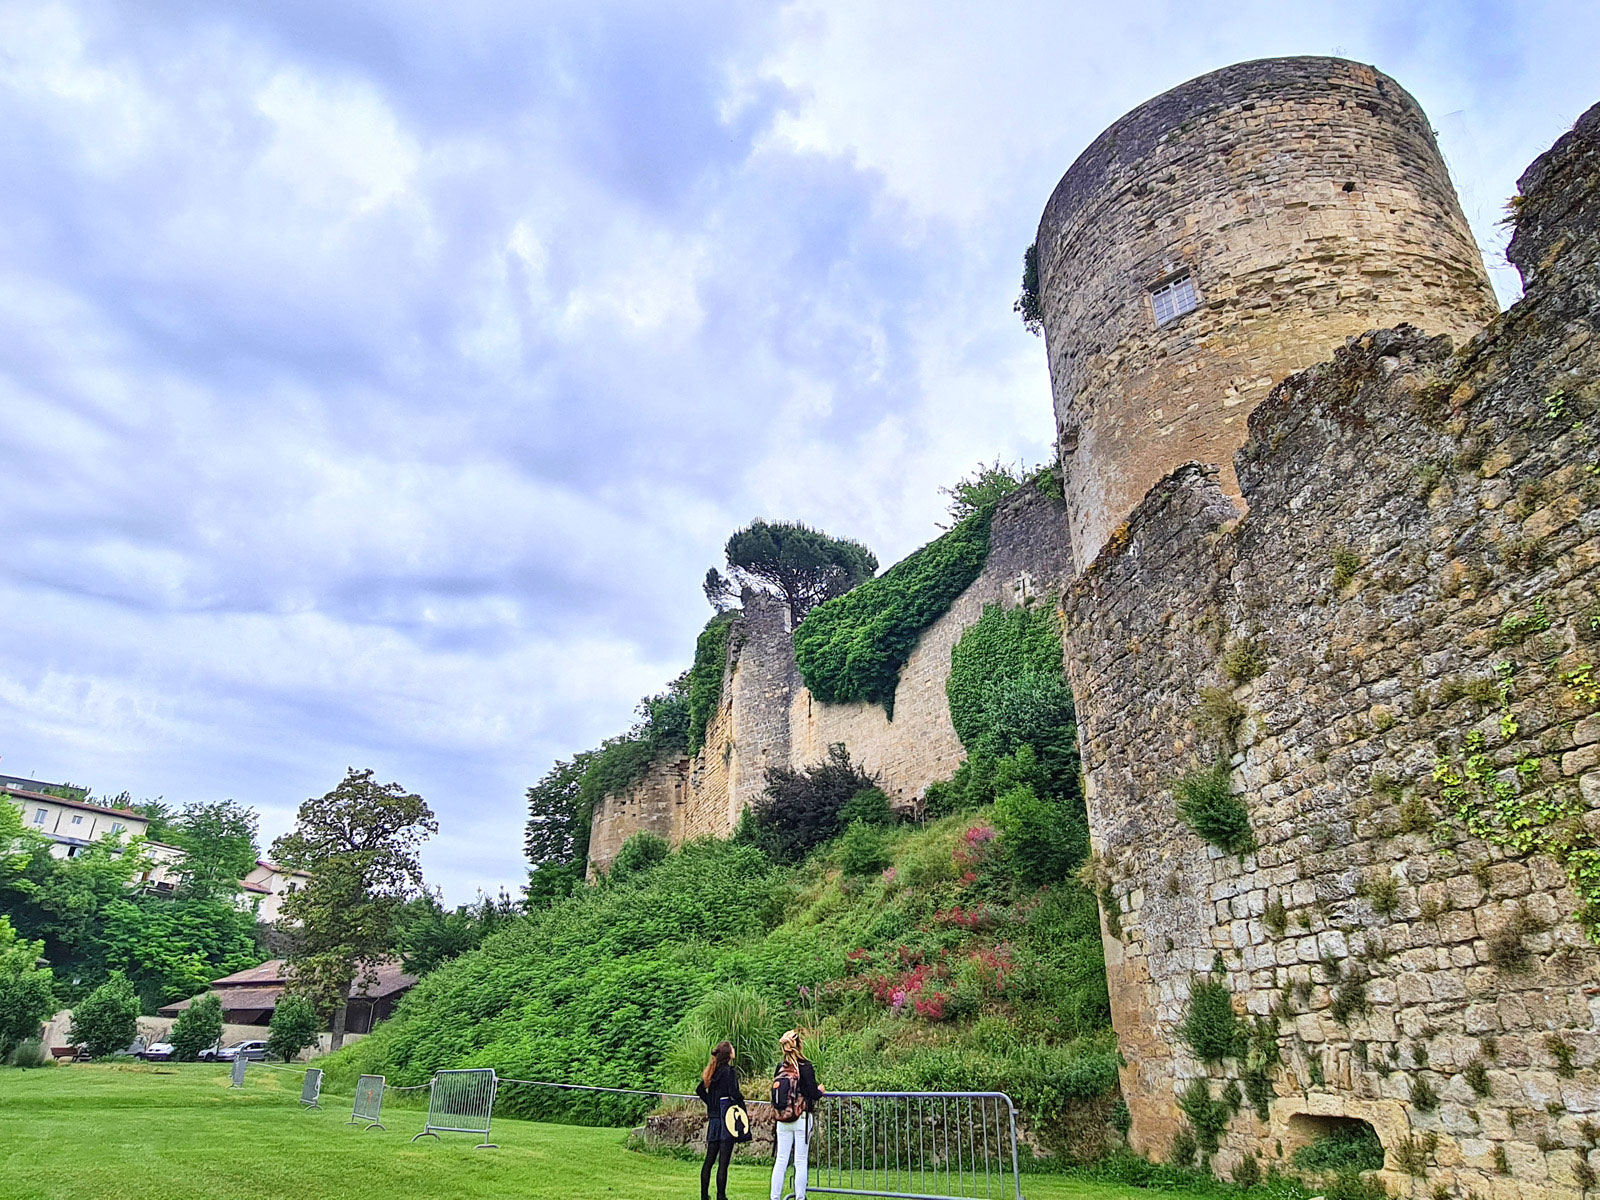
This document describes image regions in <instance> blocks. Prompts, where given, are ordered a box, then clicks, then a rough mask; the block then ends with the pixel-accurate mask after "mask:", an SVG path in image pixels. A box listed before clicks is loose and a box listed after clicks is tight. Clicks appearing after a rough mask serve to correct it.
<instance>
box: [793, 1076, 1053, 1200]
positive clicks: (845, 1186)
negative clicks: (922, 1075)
mask: <svg viewBox="0 0 1600 1200" xmlns="http://www.w3.org/2000/svg"><path fill="white" fill-rule="evenodd" d="M811 1121H812V1125H811V1172H810V1176H811V1177H810V1182H809V1184H808V1186H807V1187H806V1191H807V1192H822V1193H829V1194H834V1195H845V1196H888V1197H895V1198H896V1200H1022V1177H1021V1175H1020V1174H1019V1173H1018V1171H1017V1114H1016V1109H1015V1108H1014V1107H1013V1106H1012V1103H1011V1097H1010V1096H1007V1095H1006V1094H1005V1093H1004V1092H831V1093H829V1094H827V1095H825V1096H823V1097H822V1102H821V1103H820V1104H819V1105H818V1106H817V1110H816V1112H815V1114H814V1115H813V1116H812V1118H811Z"/></svg>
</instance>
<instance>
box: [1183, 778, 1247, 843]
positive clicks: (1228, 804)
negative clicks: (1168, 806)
mask: <svg viewBox="0 0 1600 1200" xmlns="http://www.w3.org/2000/svg"><path fill="white" fill-rule="evenodd" d="M1232 777H1233V773H1232V771H1231V770H1230V769H1229V767H1228V764H1227V762H1226V761H1225V760H1219V761H1218V762H1217V763H1216V765H1215V766H1212V767H1208V768H1206V769H1205V770H1202V771H1192V772H1190V773H1189V774H1188V775H1185V776H1184V777H1183V778H1182V779H1180V780H1178V782H1177V783H1176V784H1174V785H1173V789H1172V791H1173V795H1174V797H1175V798H1176V800H1177V809H1178V816H1179V817H1180V818H1181V819H1182V820H1183V822H1184V823H1185V824H1187V825H1188V826H1189V828H1191V829H1193V830H1194V831H1195V832H1196V833H1198V834H1199V835H1200V836H1201V837H1202V838H1204V839H1205V840H1206V841H1208V842H1210V843H1211V844H1212V845H1213V846H1216V847H1218V848H1219V849H1222V850H1226V851H1227V852H1228V853H1230V854H1247V853H1249V852H1250V851H1251V850H1254V849H1255V847H1256V836H1255V833H1254V831H1252V830H1251V828H1250V810H1249V809H1247V808H1246V807H1245V804H1244V801H1243V800H1241V799H1240V798H1239V797H1237V796H1235V795H1234V794H1233V789H1232V786H1231V783H1232Z"/></svg>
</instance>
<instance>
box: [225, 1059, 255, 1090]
mask: <svg viewBox="0 0 1600 1200" xmlns="http://www.w3.org/2000/svg"><path fill="white" fill-rule="evenodd" d="M249 1065H250V1060H249V1059H248V1058H246V1057H245V1056H244V1055H242V1054H236V1055H234V1057H233V1073H232V1076H231V1077H230V1080H229V1083H228V1086H229V1087H236V1088H242V1087H243V1086H244V1069H245V1068H246V1067H247V1066H249Z"/></svg>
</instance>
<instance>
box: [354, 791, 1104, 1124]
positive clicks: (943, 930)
mask: <svg viewBox="0 0 1600 1200" xmlns="http://www.w3.org/2000/svg"><path fill="white" fill-rule="evenodd" d="M881 837H882V839H883V845H882V852H883V854H884V855H885V857H886V859H887V861H888V862H889V865H888V866H887V867H885V868H883V869H881V870H877V871H875V872H874V873H872V874H871V875H859V874H858V875H848V874H846V873H845V872H844V871H843V870H842V868H841V867H840V865H839V861H838V860H839V859H840V857H841V855H842V852H843V851H844V848H845V841H846V840H847V839H840V840H838V841H836V842H834V843H831V844H829V845H827V846H825V847H823V848H821V849H820V850H819V851H818V852H816V853H815V854H813V855H812V856H811V857H810V858H808V859H807V860H806V861H804V862H803V863H801V864H800V865H799V866H797V867H782V866H775V865H773V864H771V863H770V862H769V861H768V860H767V859H766V858H765V857H764V856H763V855H762V854H761V853H760V852H759V851H757V850H756V849H754V848H753V847H750V846H745V845H739V844H736V843H734V842H701V843H696V844H692V845H690V846H687V847H685V848H684V849H683V850H682V851H680V852H677V853H674V854H671V855H669V856H667V857H666V858H665V859H664V860H663V861H660V862H659V863H657V864H656V865H653V866H650V867H648V868H645V869H643V870H641V871H639V872H637V873H635V874H631V875H628V874H623V875H622V877H621V878H613V879H612V880H609V881H607V882H606V883H605V884H604V885H602V886H599V887H594V888H589V889H584V890H582V891H580V892H579V893H577V894H576V895H574V896H572V897H569V898H567V899H565V900H562V901H559V902H557V903H556V904H555V905H553V906H552V907H550V908H549V909H547V910H544V911H543V912H539V913H536V914H534V915H532V916H530V917H528V918H526V919H524V920H523V921H521V922H519V923H518V924H517V925H515V926H514V927H513V928H511V929H509V930H507V931H506V932H504V933H501V934H499V935H497V936H496V937H494V938H492V939H491V940H490V941H489V942H487V943H486V944H485V945H484V947H483V948H482V949H481V950H479V951H477V952H475V953H472V954H468V955H465V956H463V957H462V958H461V959H459V960H457V961H455V962H453V963H450V964H448V965H446V966H445V967H442V968H441V969H439V970H438V971H436V972H434V973H433V974H432V975H430V976H428V978H427V979H425V980H424V981H423V983H422V984H420V985H419V986H418V987H417V988H416V989H415V990H414V991H413V992H412V993H411V994H410V995H409V996H408V997H407V998H406V1000H405V1001H404V1003H403V1004H402V1005H401V1006H400V1010H399V1012H398V1013H397V1014H396V1015H395V1017H394V1018H393V1019H392V1020H390V1021H389V1022H387V1023H385V1024H384V1025H382V1026H380V1027H379V1029H378V1030H377V1031H376V1032H375V1033H374V1034H373V1035H372V1036H371V1037H369V1038H367V1039H366V1040H364V1041H362V1042H360V1043H358V1044H356V1045H355V1046H352V1047H349V1048H347V1049H345V1050H344V1051H341V1052H340V1053H339V1054H337V1055H334V1056H332V1057H331V1058H329V1059H327V1060H326V1062H325V1066H326V1069H327V1071H328V1074H329V1078H330V1081H333V1082H336V1083H344V1082H348V1081H351V1080H353V1078H354V1076H355V1075H356V1074H358V1073H360V1072H362V1071H372V1072H379V1073H383V1074H386V1075H388V1076H389V1077H390V1079H391V1080H393V1081H394V1082H396V1083H419V1082H422V1081H424V1080H425V1079H426V1078H427V1077H428V1075H429V1074H430V1073H431V1072H433V1071H434V1070H437V1069H439V1068H441V1067H453V1066H492V1067H494V1068H495V1069H496V1070H498V1071H499V1072H500V1073H501V1074H502V1075H510V1076H516V1077H522V1078H530V1079H544V1080H554V1081H559V1082H581V1083H595V1084H604V1085H610V1086H622V1087H662V1088H668V1089H673V1090H677V1089H683V1088H686V1087H688V1086H689V1085H690V1084H691V1082H692V1075H693V1072H694V1071H696V1070H698V1068H699V1066H700V1065H701V1064H702V1063H703V1062H704V1059H703V1058H702V1057H700V1054H699V1051H700V1048H701V1045H702V1044H703V1042H704V1037H705V1034H704V1033H703V1032H702V1030H703V1028H704V1026H705V1024H706V1022H705V1017H706V1015H707V1013H708V1012H711V1011H722V1012H730V1002H731V1006H732V1009H731V1012H730V1015H729V1016H728V1017H727V1018H726V1021H725V1022H724V1024H725V1025H726V1026H728V1027H727V1029H726V1032H727V1034H732V1033H734V1032H736V1030H735V1028H734V1026H737V1027H738V1030H737V1031H738V1032H740V1033H741V1037H740V1039H739V1040H741V1041H744V1042H746V1043H747V1044H748V1045H750V1046H752V1047H759V1046H762V1045H764V1046H765V1047H766V1048H767V1056H766V1059H765V1060H763V1061H756V1062H751V1064H750V1065H751V1066H752V1068H754V1069H755V1071H756V1072H757V1073H758V1074H759V1073H764V1072H765V1071H767V1070H768V1069H770V1067H771V1065H772V1064H771V1062H770V1054H771V1047H772V1044H773V1042H774V1040H775V1038H776V1034H777V1033H778V1032H781V1030H782V1029H784V1028H786V1027H788V1026H789V1025H791V1024H801V1025H804V1026H806V1027H808V1028H810V1029H813V1030H815V1036H814V1037H813V1039H812V1054H813V1057H814V1058H815V1059H816V1061H817V1063H818V1065H819V1068H820V1070H821V1072H822V1075H823V1077H824V1079H825V1080H826V1081H827V1083H828V1085H829V1086H832V1087H833V1088H835V1089H841V1088H847V1087H857V1088H869V1087H872V1088H897V1089H898V1088H979V1087H982V1088H1001V1089H1004V1090H1006V1091H1009V1092H1011V1093H1012V1095H1013V1096H1014V1097H1016V1098H1017V1100H1018V1102H1019V1103H1020V1104H1021V1105H1022V1106H1023V1108H1024V1111H1025V1112H1026V1113H1027V1114H1028V1115H1029V1117H1030V1119H1031V1120H1032V1121H1033V1122H1034V1123H1035V1124H1036V1125H1038V1126H1040V1127H1041V1128H1055V1127H1057V1126H1059V1125H1061V1124H1062V1121H1063V1118H1064V1116H1065V1115H1068V1112H1069V1109H1071V1108H1072V1106H1073V1105H1074V1104H1076V1103H1081V1102H1084V1101H1092V1102H1094V1104H1095V1112H1096V1113H1097V1114H1098V1116H1097V1119H1099V1120H1101V1121H1102V1122H1103V1120H1104V1117H1105V1111H1106V1110H1108V1108H1109V1105H1110V1103H1111V1099H1110V1098H1109V1097H1110V1094H1111V1092H1112V1090H1113V1089H1114V1087H1115V1062H1116V1059H1115V1048H1114V1044H1113V1043H1112V1042H1111V1040H1110V1038H1109V1036H1108V1033H1107V1031H1106V1026H1107V1001H1106V994H1105V978H1104V970H1103V967H1102V965H1101V959H1100V945H1099V935H1098V926H1097V919H1096V915H1095V907H1094V900H1093V898H1092V897H1091V896H1090V895H1089V894H1088V893H1087V892H1086V891H1085V890H1084V889H1083V888H1082V887H1081V886H1080V885H1079V884H1077V883H1076V882H1063V883H1059V884H1057V885H1055V886H1052V887H1045V888H1038V889H1027V890H1019V889H1018V888H1017V887H1016V886H1015V881H1014V879H1013V877H1012V874H1011V867H1010V866H1009V864H1008V862H1007V858H1006V855H1005V853H1004V844H1003V839H1001V838H1000V837H997V836H996V833H995V827H994V821H993V814H992V813H991V812H989V811H988V810H981V811H978V812H975V813H971V814H964V815H959V816H952V817H948V818H945V819H943V820H941V821H938V822H936V823H934V824H931V825H929V826H927V827H924V828H911V827H907V828H901V829H892V830H889V831H886V832H884V833H883V834H882V835H881ZM713 1025H715V1022H713ZM759 1055H760V1051H759V1050H751V1051H750V1052H748V1053H747V1054H746V1056H745V1057H746V1058H747V1059H750V1058H754V1057H758V1056H759ZM505 1105H506V1110H507V1111H508V1112H512V1113H515V1114H517V1115H521V1116H537V1117H544V1118H558V1119H562V1120H570V1121H579V1122H589V1123H598V1124H620V1123H623V1122H627V1121H632V1120H635V1119H637V1118H638V1117H639V1116H640V1115H641V1113H642V1112H643V1111H645V1110H647V1109H648V1108H649V1107H650V1105H649V1103H648V1102H647V1101H644V1102H641V1101H638V1100H635V1099H632V1098H628V1097H611V1096H597V1097H591V1096H586V1095H582V1094H578V1095H573V1094H570V1093H569V1094H563V1093H554V1092H551V1093H544V1092H538V1091H535V1090H534V1089H525V1088H524V1089H516V1088H513V1089H507V1091H506V1093H505Z"/></svg>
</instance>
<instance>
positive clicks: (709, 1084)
mask: <svg viewBox="0 0 1600 1200" xmlns="http://www.w3.org/2000/svg"><path fill="white" fill-rule="evenodd" d="M694 1094H695V1095H696V1096H699V1097H700V1099H702V1100H704V1101H705V1105H706V1160H705V1162H704V1163H702V1164H701V1166H700V1200H711V1194H710V1189H711V1164H712V1163H715V1164H716V1166H717V1200H728V1161H729V1160H730V1159H731V1158H732V1157H733V1147H734V1144H735V1143H737V1142H741V1141H749V1139H750V1118H749V1116H748V1114H747V1110H746V1106H745V1100H744V1093H743V1092H741V1091H740V1090H739V1075H738V1073H737V1072H736V1071H735V1070H734V1069H733V1045H732V1044H731V1043H729V1042H718V1043H717V1046H716V1049H714V1050H713V1051H712V1052H711V1061H709V1062H708V1063H706V1069H705V1070H704V1071H702V1072H700V1082H699V1083H697V1084H696V1085H695V1089H694ZM730 1114H731V1116H732V1120H731V1121H730V1120H729V1117H730Z"/></svg>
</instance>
